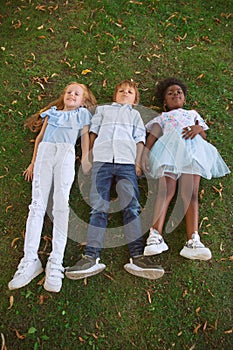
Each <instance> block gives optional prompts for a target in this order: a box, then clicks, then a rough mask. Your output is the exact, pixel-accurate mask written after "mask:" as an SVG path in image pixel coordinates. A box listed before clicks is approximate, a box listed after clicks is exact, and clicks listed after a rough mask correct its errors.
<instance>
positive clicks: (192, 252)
mask: <svg viewBox="0 0 233 350" xmlns="http://www.w3.org/2000/svg"><path fill="white" fill-rule="evenodd" d="M180 255H181V256H183V257H185V258H187V259H192V260H194V259H198V260H209V259H211V251H210V250H209V248H206V247H205V246H204V244H203V243H201V241H200V236H199V234H198V233H197V232H196V231H195V232H194V233H193V234H192V238H191V239H190V240H188V242H186V244H185V246H184V248H183V249H182V250H181V252H180Z"/></svg>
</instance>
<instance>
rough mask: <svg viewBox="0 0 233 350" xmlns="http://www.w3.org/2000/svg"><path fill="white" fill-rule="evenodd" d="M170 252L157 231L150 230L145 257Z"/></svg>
mask: <svg viewBox="0 0 233 350" xmlns="http://www.w3.org/2000/svg"><path fill="white" fill-rule="evenodd" d="M165 250H168V246H167V244H166V243H165V242H164V240H163V237H162V236H161V235H160V234H159V233H158V231H157V230H155V229H153V227H151V228H150V234H149V237H148V238H147V241H146V246H145V249H144V255H156V254H160V253H162V252H164V251H165Z"/></svg>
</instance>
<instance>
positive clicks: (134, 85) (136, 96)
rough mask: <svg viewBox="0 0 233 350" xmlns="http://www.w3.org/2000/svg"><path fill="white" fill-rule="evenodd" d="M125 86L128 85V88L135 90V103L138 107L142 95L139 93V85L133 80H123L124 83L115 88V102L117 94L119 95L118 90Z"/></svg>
mask: <svg viewBox="0 0 233 350" xmlns="http://www.w3.org/2000/svg"><path fill="white" fill-rule="evenodd" d="M124 85H128V86H130V87H131V88H133V89H134V90H135V101H134V104H135V105H137V104H138V103H139V99H140V94H139V91H138V84H137V83H135V82H134V81H132V80H123V81H121V82H120V83H119V84H117V85H116V86H115V90H114V93H113V101H114V102H116V94H117V92H118V90H119V89H120V88H121V87H122V86H124Z"/></svg>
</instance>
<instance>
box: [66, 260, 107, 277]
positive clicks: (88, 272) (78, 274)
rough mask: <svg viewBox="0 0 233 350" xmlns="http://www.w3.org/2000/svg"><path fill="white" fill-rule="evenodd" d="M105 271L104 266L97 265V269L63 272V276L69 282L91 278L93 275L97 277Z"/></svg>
mask: <svg viewBox="0 0 233 350" xmlns="http://www.w3.org/2000/svg"><path fill="white" fill-rule="evenodd" d="M105 269H106V266H105V265H104V264H98V268H96V267H94V268H93V267H91V268H90V269H88V270H83V271H82V270H80V271H65V275H66V277H67V278H69V279H71V280H80V279H83V278H86V277H91V276H94V275H97V274H98V273H100V272H102V271H103V270H105Z"/></svg>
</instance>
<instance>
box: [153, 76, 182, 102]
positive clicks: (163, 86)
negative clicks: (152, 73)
mask: <svg viewBox="0 0 233 350" xmlns="http://www.w3.org/2000/svg"><path fill="white" fill-rule="evenodd" d="M172 85H178V86H180V87H181V89H182V90H183V93H184V96H186V94H187V87H186V85H185V84H184V83H182V81H180V80H179V79H177V78H174V77H169V78H166V79H164V80H161V81H159V82H158V85H157V86H156V91H155V96H156V98H157V100H158V102H159V103H160V104H161V106H162V105H163V102H164V98H165V93H166V90H167V88H169V86H172Z"/></svg>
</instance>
